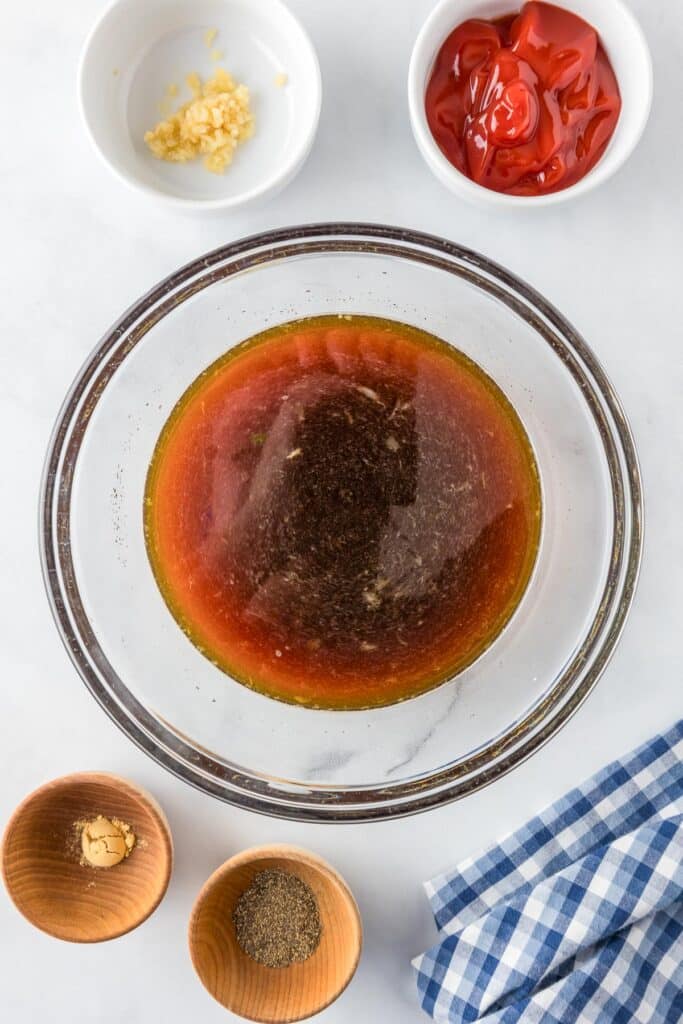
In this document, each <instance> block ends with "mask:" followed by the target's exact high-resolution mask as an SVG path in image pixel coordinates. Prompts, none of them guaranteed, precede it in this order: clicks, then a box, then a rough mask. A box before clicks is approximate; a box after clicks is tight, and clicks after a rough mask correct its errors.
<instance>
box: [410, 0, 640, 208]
mask: <svg viewBox="0 0 683 1024" xmlns="http://www.w3.org/2000/svg"><path fill="white" fill-rule="evenodd" d="M425 106H426V113H427V121H428V123H429V127H430V129H431V132H432V134H433V136H434V138H435V140H436V142H437V143H438V145H439V147H440V149H441V150H442V152H443V153H444V155H445V156H446V157H447V158H448V160H450V162H451V163H452V164H453V165H454V166H455V167H457V168H458V170H459V171H461V172H462V173H463V174H465V175H467V177H468V178H471V179H472V180H473V181H476V182H477V183H478V184H479V185H483V186H484V187H485V188H489V189H492V190H493V191H495V192H507V193H508V194H510V195H520V196H535V195H541V194H543V193H546V192H557V191H559V190H560V189H564V188H568V187H569V186H570V185H573V184H574V183H575V182H577V181H579V180H580V179H581V178H583V177H584V175H586V174H587V173H588V172H589V171H590V170H591V168H592V167H594V166H595V164H596V163H597V162H598V160H599V159H600V157H601V156H602V154H603V153H604V151H605V149H606V147H607V144H608V142H609V140H610V138H611V137H612V133H613V132H614V129H615V126H616V123H617V120H618V118H619V113H620V110H621V98H620V95H619V86H618V84H617V80H616V76H615V74H614V71H613V70H612V66H611V64H610V62H609V58H608V57H607V54H606V53H605V50H604V49H603V46H602V44H601V42H600V39H599V37H598V34H597V32H596V31H595V29H594V28H592V27H591V26H590V25H589V24H587V23H586V22H585V21H583V20H582V19H581V18H579V17H578V16H577V15H575V14H572V13H571V12H570V11H565V10H563V9H562V8H560V7H555V6H554V5H552V4H546V3H536V2H531V3H526V4H524V6H523V7H522V9H521V11H520V12H519V14H517V15H510V16H508V17H504V18H499V19H497V20H495V21H491V22H489V21H479V20H475V19H473V20H470V21H466V22H463V24H462V25H459V26H458V27H457V28H456V29H455V30H454V31H453V32H452V33H451V34H450V35H449V36H448V38H447V39H446V41H445V43H444V44H443V46H442V47H441V49H440V50H439V53H438V55H437V58H436V63H435V65H434V70H433V71H432V75H431V78H430V80H429V84H428V86H427V93H426V97H425Z"/></svg>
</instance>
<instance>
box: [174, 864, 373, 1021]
mask: <svg viewBox="0 0 683 1024" xmlns="http://www.w3.org/2000/svg"><path fill="white" fill-rule="evenodd" d="M273 868H274V869H279V870H281V871H288V872H290V873H291V874H294V875H298V876H299V878H301V879H302V880H303V881H304V882H306V883H307V884H308V885H309V886H310V887H311V889H312V890H313V892H314V894H315V896H316V899H317V901H318V908H319V911H320V922H321V925H322V934H321V938H320V944H319V946H318V948H317V949H316V950H315V952H314V953H313V954H312V956H310V957H309V959H308V960H305V961H304V962H303V963H293V964H291V965H290V966H289V967H265V966H264V965H263V964H259V963H256V961H255V960H252V959H251V957H249V956H247V954H246V953H244V952H242V950H241V949H240V947H239V945H238V944H237V938H236V936H235V931H234V927H233V923H232V912H233V909H234V906H235V903H236V902H237V899H238V898H239V896H240V895H241V894H242V893H243V892H244V890H245V889H246V888H248V887H249V885H250V884H251V881H252V879H253V878H254V875H256V874H257V873H258V872H259V871H265V870H267V869H273ZM189 942H190V955H191V957H192V963H193V964H194V967H195V970H196V972H197V974H198V975H199V978H200V980H201V982H202V984H203V985H204V987H205V988H206V989H207V990H208V991H209V992H210V993H211V995H212V996H213V997H214V999H217V1000H218V1002H219V1003H221V1005H222V1006H224V1007H225V1008H226V1009H228V1010H231V1011H232V1012H233V1013H237V1014H239V1015H240V1016H241V1017H247V1018H248V1019H249V1020H255V1021H262V1022H266V1024H285V1022H288V1021H296V1020H303V1019H304V1018H305V1017H311V1016H313V1014H314V1013H318V1012H319V1011H320V1010H323V1009H324V1008H325V1007H326V1006H329V1004H330V1003H332V1002H333V1001H334V1000H335V999H336V998H337V996H339V995H340V994H341V993H342V992H343V991H344V989H345V988H346V986H347V985H348V983H349V982H350V981H351V978H352V977H353V975H354V972H355V970H356V967H357V966H358V961H359V959H360V951H361V945H362V926H361V920H360V914H359V913H358V907H357V906H356V901H355V900H354V898H353V896H352V895H351V892H350V891H349V889H348V887H347V885H346V883H345V882H344V880H343V879H342V878H341V876H340V875H338V874H337V872H336V871H335V870H334V869H333V868H331V867H330V865H329V864H326V863H325V861H323V860H321V859H320V858H319V857H316V856H315V855H314V854H312V853H308V852H307V851H306V850H300V849H298V848H297V847H295V846H258V847H255V848H253V849H250V850H245V851H244V852H243V853H238V854H237V856H236V857H232V858H231V860H228V861H226V862H225V864H223V865H222V867H220V868H218V870H217V871H215V872H214V873H213V875H211V877H210V878H209V880H208V881H207V882H206V884H205V885H204V888H203V889H202V890H201V892H200V893H199V896H198V897H197V901H196V903H195V905H194V908H193V910H192V916H191V918H190V930H189Z"/></svg>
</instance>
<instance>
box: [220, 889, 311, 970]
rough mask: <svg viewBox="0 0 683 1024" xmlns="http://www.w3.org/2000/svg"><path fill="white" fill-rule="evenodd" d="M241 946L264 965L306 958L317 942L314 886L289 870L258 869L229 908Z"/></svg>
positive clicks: (275, 965)
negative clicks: (233, 906)
mask: <svg viewBox="0 0 683 1024" xmlns="http://www.w3.org/2000/svg"><path fill="white" fill-rule="evenodd" d="M232 920H233V924H234V926H235V934H236V936H237V942H238V943H239V946H240V948H241V949H242V950H243V951H244V952H245V953H246V954H247V956H250V957H251V958H252V960H256V962H257V963H260V964H264V965H265V966H266V967H289V965H290V964H293V963H294V962H296V961H299V962H301V961H304V960H308V958H309V957H310V956H311V955H312V954H313V953H314V952H315V950H316V949H317V947H318V943H319V942H320V933H321V925H320V914H319V911H318V902H317V900H316V898H315V895H314V894H313V890H312V889H311V887H310V886H309V885H307V884H306V883H305V882H304V881H302V880H301V879H300V878H298V877H297V876H296V875H293V874H290V872H288V871H279V870H267V871H259V872H258V874H256V875H255V876H254V878H253V881H252V883H251V885H250V886H249V888H248V889H245V891H244V892H243V893H242V895H241V896H240V897H239V899H238V900H237V903H236V904H235V908H234V910H233V912H232Z"/></svg>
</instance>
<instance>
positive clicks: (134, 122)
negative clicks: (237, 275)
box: [79, 0, 322, 210]
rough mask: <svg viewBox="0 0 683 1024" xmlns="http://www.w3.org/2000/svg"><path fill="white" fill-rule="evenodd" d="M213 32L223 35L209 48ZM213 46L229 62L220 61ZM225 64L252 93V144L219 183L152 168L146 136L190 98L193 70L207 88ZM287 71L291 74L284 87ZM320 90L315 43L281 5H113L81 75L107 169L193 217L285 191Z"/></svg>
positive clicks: (168, 0) (249, 1) (88, 47)
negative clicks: (280, 80) (174, 90)
mask: <svg viewBox="0 0 683 1024" xmlns="http://www.w3.org/2000/svg"><path fill="white" fill-rule="evenodd" d="M208 29H217V30H218V35H217V36H216V39H215V41H214V42H213V43H211V44H210V45H207V42H206V38H205V37H206V33H207V30H208ZM212 47H213V48H216V49H219V50H220V51H222V52H223V55H224V56H223V57H222V59H220V60H215V59H213V57H212V55H211V48H212ZM217 67H224V68H226V69H227V70H228V71H229V72H230V73H231V74H232V75H233V76H234V77H235V79H236V80H237V81H240V82H245V84H246V85H248V86H249V88H250V91H251V98H252V107H253V110H254V118H255V122H256V131H255V134H254V136H253V138H251V139H250V140H249V141H248V142H247V143H245V144H244V145H243V146H240V147H239V148H238V150H237V151H236V153H235V158H234V161H233V163H232V164H231V165H230V167H228V168H227V170H226V172H225V174H223V175H220V174H211V173H209V172H208V171H207V170H205V168H204V167H203V166H202V162H201V160H196V161H192V162H191V163H188V164H170V163H165V162H163V161H161V160H157V159H155V157H153V156H152V154H151V153H150V152H149V150H148V148H147V146H146V145H145V142H144V138H143V137H144V134H145V131H147V129H149V128H152V127H153V126H154V125H155V124H156V123H157V122H158V121H159V120H160V119H161V117H162V113H161V109H162V108H163V106H165V107H166V108H167V109H168V112H169V113H170V112H171V110H174V109H176V107H177V106H178V105H179V104H180V103H181V102H184V101H185V100H186V99H189V98H190V93H189V90H188V89H187V87H186V85H185V77H186V75H187V74H188V73H189V72H191V71H197V72H198V73H199V75H200V76H201V78H202V79H204V78H206V77H208V76H209V75H211V74H212V73H213V72H214V71H215V70H216V68H217ZM279 74H284V75H286V76H287V81H286V84H285V85H283V86H279V85H278V84H277V76H278V75H279ZM171 83H176V84H177V85H178V87H179V92H178V95H177V97H176V98H174V99H170V98H169V97H168V96H167V95H166V90H167V88H168V86H169V84H171ZM321 92H322V90H321V80H320V68H319V65H318V59H317V57H316V54H315V51H314V49H313V46H312V44H311V42H310V40H309V38H308V36H307V35H306V33H305V31H304V30H303V28H302V27H301V25H300V24H299V22H298V21H297V20H296V18H295V17H294V16H293V15H292V14H291V13H290V11H289V10H288V8H287V7H285V5H284V4H283V3H282V2H281V0H144V2H140V0H116V2H115V3H114V4H113V5H112V6H111V7H109V8H108V9H107V10H106V11H105V13H104V14H103V15H102V17H101V18H100V19H99V21H98V22H97V24H96V25H95V27H94V28H93V30H92V32H91V33H90V36H89V37H88V39H87V41H86V44H85V47H84V50H83V55H82V58H81V65H80V71H79V97H80V104H81V110H82V114H83V119H84V121H85V125H86V127H87V130H88V132H89V134H90V137H91V138H92V140H93V142H94V144H95V148H96V149H97V151H98V153H99V154H100V156H101V157H102V159H103V160H104V162H105V163H106V164H107V166H108V167H109V168H110V169H111V170H112V171H114V173H115V174H116V175H117V176H118V177H119V178H120V179H121V180H122V181H124V182H125V183H126V184H128V185H131V186H132V187H134V188H137V189H139V190H141V191H143V192H145V193H147V194H148V195H152V196H154V197H157V198H159V199H162V200H165V201H166V202H167V203H170V204H172V205H174V206H176V207H181V208H185V209H188V210H218V209H234V208H236V207H238V206H244V205H245V204H246V203H249V202H252V201H253V200H255V199H262V198H264V197H265V196H269V195H272V194H273V193H275V192H276V191H278V190H279V189H281V188H282V187H283V186H284V185H285V184H286V183H287V182H289V181H290V180H291V179H292V178H293V177H294V175H295V174H296V173H297V171H298V170H299V168H300V167H301V166H302V164H303V162H304V160H305V159H306V157H307V156H308V153H309V151H310V148H311V145H312V143H313V139H314V137H315V133H316V129H317V125H318V117H319V114H320V103H321ZM165 96H166V99H164V97H165ZM160 105H162V107H160ZM164 113H166V111H164Z"/></svg>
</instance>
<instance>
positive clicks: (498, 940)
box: [414, 720, 683, 1024]
mask: <svg viewBox="0 0 683 1024" xmlns="http://www.w3.org/2000/svg"><path fill="white" fill-rule="evenodd" d="M426 890H427V895H428V897H429V901H430V903H431V905H432V910H433V912H434V917H435V919H436V924H437V927H438V928H439V931H440V941H439V942H438V944H437V945H436V946H434V947H433V948H432V949H430V950H429V951H428V952H427V953H425V954H424V955H423V956H421V957H418V958H417V959H416V960H415V961H414V966H415V968H416V970H417V987H418V991H419V994H420V999H421V1002H422V1007H423V1009H425V1010H426V1011H427V1013H429V1014H431V1016H432V1017H434V1019H435V1020H437V1021H444V1022H448V1024H460V1022H465V1021H483V1022H486V1024H513V1022H516V1021H522V1022H523V1024H627V1022H629V1024H630V1022H641V1021H642V1022H646V1021H647V1022H648V1024H678V1022H679V1021H683V720H682V721H680V722H678V724H677V725H675V726H674V727H673V728H672V729H671V730H670V731H669V732H668V733H666V734H665V735H662V736H657V737H655V738H654V739H653V740H651V741H650V742H649V743H646V744H644V745H643V746H642V747H640V748H639V749H638V750H636V751H634V752H633V753H632V754H629V755H627V756H626V757H624V758H623V759H621V760H619V761H615V762H614V763H613V764H610V765H608V766H607V767H606V768H603V770H602V771H600V772H598V773H597V775H594V776H593V778H591V779H589V780H588V781H587V782H585V783H583V785H581V786H579V787H578V788H577V789H574V790H572V791H571V792H570V793H568V794H567V795H566V796H564V797H563V798H562V799H561V800H559V801H558V802H557V803H555V804H553V805H552V806H551V807H549V808H547V809H546V810H545V811H544V812H543V813H542V814H540V815H538V816H537V817H535V818H532V820H531V821H529V822H528V823H527V824H526V825H524V826H523V827H522V828H521V829H519V830H518V831H517V832H515V833H513V834H512V835H509V836H508V837H507V838H505V839H503V840H502V842H500V843H499V844H497V845H496V846H493V847H491V848H490V849H489V850H487V851H486V852H485V853H484V854H482V855H481V856H479V857H477V858H476V859H470V860H468V861H466V862H465V863H463V864H461V865H460V866H459V867H458V868H456V869H455V870H454V871H452V872H449V873H447V874H445V875H441V876H439V877H438V878H434V879H432V881H431V882H428V883H427V884H426Z"/></svg>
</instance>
